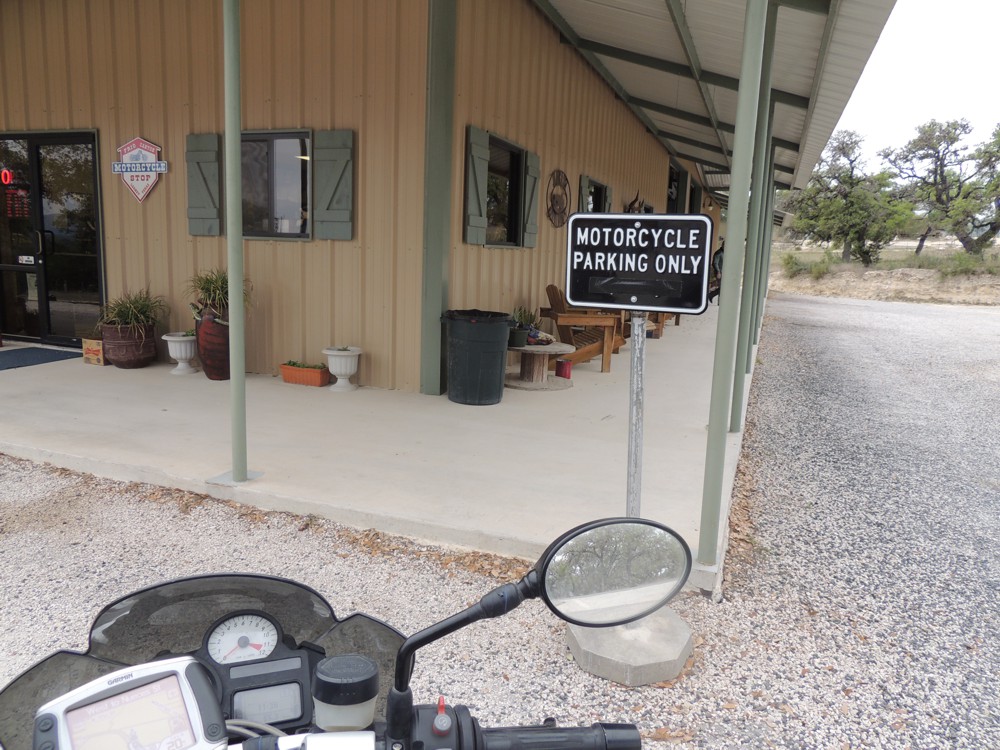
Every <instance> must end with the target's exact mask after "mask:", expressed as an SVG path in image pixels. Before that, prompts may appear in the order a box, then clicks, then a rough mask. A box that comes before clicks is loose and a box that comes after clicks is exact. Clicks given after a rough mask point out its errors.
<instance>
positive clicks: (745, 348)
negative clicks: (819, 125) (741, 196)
mask: <svg viewBox="0 0 1000 750" xmlns="http://www.w3.org/2000/svg"><path fill="white" fill-rule="evenodd" d="M777 20H778V6H777V5H776V4H775V3H768V7H767V18H766V21H765V25H764V52H763V55H762V58H761V73H760V91H759V97H760V98H759V99H758V101H757V132H756V134H755V139H754V150H753V181H752V188H751V191H750V231H749V232H748V234H747V253H746V255H747V264H746V270H745V272H744V274H743V290H742V296H741V301H740V321H739V332H738V334H737V338H736V371H735V372H734V374H733V398H732V403H731V405H730V412H729V431H730V432H739V431H740V430H741V429H743V394H744V391H745V389H746V374H747V371H746V368H745V367H744V363H745V362H746V360H747V352H749V351H750V350H751V349H752V347H751V345H750V340H751V338H752V337H753V331H752V330H751V324H752V321H753V317H754V314H753V313H754V297H755V294H756V292H757V284H756V281H757V269H758V267H759V265H760V256H761V242H760V239H761V222H763V221H764V220H765V219H764V215H763V212H764V207H765V206H766V205H767V199H766V196H765V193H766V191H767V186H768V185H770V184H771V182H772V181H773V180H772V178H771V175H770V174H768V172H767V169H768V166H769V162H770V158H771V143H770V140H769V138H770V135H771V121H772V119H773V116H774V108H773V107H772V105H771V60H772V58H773V57H774V29H775V25H776V24H777Z"/></svg>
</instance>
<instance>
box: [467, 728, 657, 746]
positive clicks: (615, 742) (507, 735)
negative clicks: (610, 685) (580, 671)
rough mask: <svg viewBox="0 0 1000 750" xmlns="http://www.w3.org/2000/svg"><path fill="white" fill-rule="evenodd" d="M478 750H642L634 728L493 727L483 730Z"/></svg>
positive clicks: (637, 732) (640, 741) (636, 730)
mask: <svg viewBox="0 0 1000 750" xmlns="http://www.w3.org/2000/svg"><path fill="white" fill-rule="evenodd" d="M481 732H482V747H481V748H479V750H641V748H642V739H641V738H640V737H639V730H638V729H636V728H635V725H634V724H592V725H591V726H589V727H556V726H553V727H548V726H537V727H495V728H492V729H485V728H484V729H482V730H481Z"/></svg>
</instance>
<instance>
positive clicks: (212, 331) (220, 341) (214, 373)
mask: <svg viewBox="0 0 1000 750" xmlns="http://www.w3.org/2000/svg"><path fill="white" fill-rule="evenodd" d="M252 289H253V286H252V285H251V284H250V282H249V281H248V280H244V281H243V301H244V303H245V304H246V306H247V307H249V306H250V292H251V290H252ZM188 292H189V293H190V294H192V295H193V296H194V298H195V301H194V302H193V303H191V312H192V313H194V319H195V338H196V339H197V342H198V358H199V359H200V360H201V366H202V368H203V369H204V370H205V375H207V376H208V379H209V380H229V275H228V274H227V273H226V270H225V269H223V268H215V269H211V270H209V271H200V272H198V273H196V274H195V275H194V276H192V277H191V280H190V281H189V282H188Z"/></svg>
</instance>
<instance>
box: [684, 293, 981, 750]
mask: <svg viewBox="0 0 1000 750" xmlns="http://www.w3.org/2000/svg"><path fill="white" fill-rule="evenodd" d="M998 414H1000V309H998V308H971V307H958V306H938V305H915V304H906V303H887V302H872V301H861V300H844V299H832V298H817V297H796V296H791V295H780V294H777V295H772V297H771V299H770V301H769V304H768V307H767V317H766V321H765V326H764V331H763V335H762V339H761V345H760V347H759V350H758V353H757V369H756V373H755V379H754V394H753V402H752V406H751V410H750V422H751V424H750V427H749V428H748V435H747V442H746V444H745V449H746V451H747V459H748V464H749V466H748V468H749V469H750V471H751V474H752V475H753V477H752V478H753V480H755V482H756V487H755V489H754V490H753V492H752V493H751V503H752V505H753V508H754V511H753V513H754V517H755V521H756V524H757V528H756V532H755V533H756V535H757V538H756V540H755V546H756V547H757V549H758V551H759V552H760V554H759V555H757V560H756V564H755V565H753V566H751V567H750V568H749V569H744V568H740V567H737V569H736V570H735V571H734V575H733V583H732V585H731V586H730V588H729V590H728V591H727V603H726V604H724V605H722V607H723V608H724V609H726V608H728V609H729V610H730V611H729V616H731V617H732V616H737V613H740V614H741V615H742V616H743V617H744V618H745V634H744V635H743V636H736V637H733V636H730V637H731V638H732V640H733V641H735V644H733V643H732V642H731V644H730V646H729V647H730V648H733V649H736V650H737V652H739V653H741V658H739V659H733V660H732V661H733V663H731V664H728V665H727V664H725V660H726V657H724V656H722V655H721V651H722V648H719V649H716V648H712V647H709V649H708V651H707V653H706V657H705V660H704V662H703V664H704V668H705V669H706V671H712V670H719V671H720V675H719V677H722V674H721V673H722V672H724V673H725V675H726V677H727V678H728V679H727V680H726V682H725V684H726V690H725V692H726V693H727V694H728V697H724V698H723V699H724V700H728V701H729V703H728V705H729V706H730V708H731V710H732V714H733V721H732V722H731V723H728V724H725V723H724V724H718V723H717V724H715V725H714V726H713V725H712V724H710V723H709V722H706V723H704V724H702V725H701V726H699V727H697V731H696V732H695V735H696V737H699V738H700V739H701V740H702V741H703V742H704V743H705V744H704V745H702V746H704V747H730V746H733V747H736V746H739V743H740V741H743V742H750V743H751V744H754V743H756V744H755V746H765V745H767V743H768V742H771V743H774V745H775V746H779V747H817V748H842V747H843V748H846V747H850V748H858V747H892V748H997V747H1000V690H998V685H1000V657H998V654H997V630H998V618H1000V588H998V587H1000V575H998V573H1000V564H998V561H1000V546H998V540H1000V523H998V516H997V511H998V506H1000V501H998V497H1000V461H998V457H1000V416H998ZM719 635H722V634H721V633H720V634H719ZM696 679H698V678H696ZM713 697H714V696H713ZM776 707H777V708H779V709H782V710H779V711H775V710H774V709H775V708H776ZM694 713H695V715H697V713H698V711H697V710H696V711H695V712H694ZM782 713H784V714H785V716H783V717H782V715H781V714H782ZM692 718H694V717H693V716H692Z"/></svg>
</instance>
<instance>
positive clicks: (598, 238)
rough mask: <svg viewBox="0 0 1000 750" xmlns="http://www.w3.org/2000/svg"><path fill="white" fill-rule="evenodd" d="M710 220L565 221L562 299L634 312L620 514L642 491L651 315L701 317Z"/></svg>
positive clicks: (633, 508) (612, 217)
mask: <svg viewBox="0 0 1000 750" xmlns="http://www.w3.org/2000/svg"><path fill="white" fill-rule="evenodd" d="M711 246H712V220H711V219H710V218H709V217H708V216H703V215H687V214H680V215H668V214H574V215H573V216H571V217H570V219H569V232H568V241H567V257H566V300H567V302H569V304H571V305H578V306H581V307H597V308H607V309H609V310H615V311H621V310H631V311H633V315H632V372H631V375H630V377H629V390H630V395H629V440H628V485H627V489H626V501H625V514H626V515H627V516H629V517H632V518H635V517H638V516H639V512H640V511H639V508H640V498H641V494H642V427H643V424H642V421H643V394H644V391H645V387H644V383H643V378H644V368H645V357H646V349H645V347H646V314H647V313H648V312H671V313H676V314H679V313H685V314H688V315H700V314H701V313H703V312H705V310H706V309H708V266H709V261H710V257H711Z"/></svg>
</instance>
